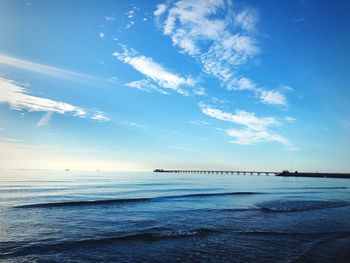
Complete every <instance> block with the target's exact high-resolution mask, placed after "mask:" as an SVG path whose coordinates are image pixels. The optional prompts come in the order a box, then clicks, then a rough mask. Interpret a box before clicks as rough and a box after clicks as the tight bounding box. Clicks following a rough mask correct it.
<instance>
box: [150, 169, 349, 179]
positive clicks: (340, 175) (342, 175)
mask: <svg viewBox="0 0 350 263" xmlns="http://www.w3.org/2000/svg"><path fill="white" fill-rule="evenodd" d="M153 172H155V173H186V174H228V175H229V174H231V175H233V174H235V175H267V176H268V175H273V176H285V177H318V178H322V177H323V178H350V173H304V172H297V171H296V172H293V173H292V172H289V171H283V172H264V171H235V170H233V171H232V170H230V171H228V170H176V169H175V170H166V169H155V170H153Z"/></svg>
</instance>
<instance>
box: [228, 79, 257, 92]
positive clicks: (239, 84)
mask: <svg viewBox="0 0 350 263" xmlns="http://www.w3.org/2000/svg"><path fill="white" fill-rule="evenodd" d="M231 88H234V89H235V90H256V84H255V83H254V82H253V81H252V80H250V79H248V78H245V77H241V78H239V79H237V80H236V82H235V84H234V85H233V87H230V89H231Z"/></svg>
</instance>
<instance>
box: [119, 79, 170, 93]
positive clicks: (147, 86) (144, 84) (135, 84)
mask: <svg viewBox="0 0 350 263" xmlns="http://www.w3.org/2000/svg"><path fill="white" fill-rule="evenodd" d="M125 86H127V87H129V88H133V89H138V90H142V91H146V92H153V91H157V92H159V93H161V94H169V93H168V92H166V91H164V90H163V89H161V88H159V87H157V86H156V85H154V84H152V83H151V82H150V81H148V80H147V79H143V80H136V81H132V82H129V83H126V84H125Z"/></svg>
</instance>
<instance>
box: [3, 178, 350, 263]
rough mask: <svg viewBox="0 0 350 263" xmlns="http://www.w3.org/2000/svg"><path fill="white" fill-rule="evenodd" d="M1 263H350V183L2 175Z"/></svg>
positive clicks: (345, 181)
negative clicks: (2, 262)
mask: <svg viewBox="0 0 350 263" xmlns="http://www.w3.org/2000/svg"><path fill="white" fill-rule="evenodd" d="M0 261H4V262H28V261H29V262H350V179H330V178H293V177H288V178H283V177H274V176H236V175H197V174H196V175H192V174H191V175H190V174H154V173H105V172H61V171H60V172H52V171H51V172H49V171H40V172H38V171H16V172H15V171H2V172H1V174H0Z"/></svg>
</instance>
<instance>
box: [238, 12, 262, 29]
mask: <svg viewBox="0 0 350 263" xmlns="http://www.w3.org/2000/svg"><path fill="white" fill-rule="evenodd" d="M234 21H235V24H236V25H237V26H240V27H241V28H242V29H244V30H246V31H253V30H255V28H256V24H257V22H258V14H257V12H256V10H254V9H245V10H242V11H241V12H239V13H238V14H237V15H236V16H235V17H234Z"/></svg>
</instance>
